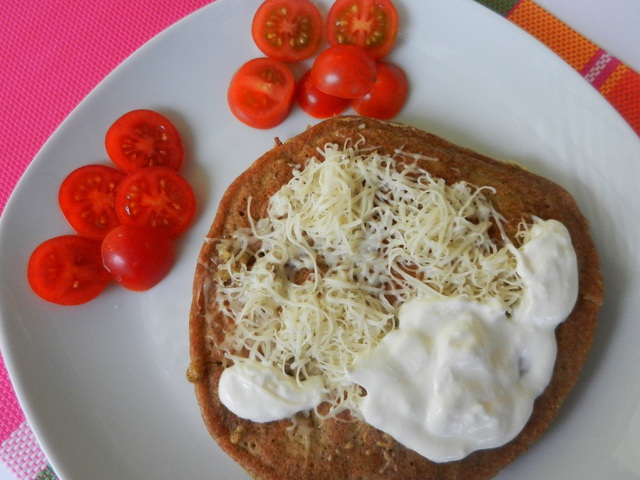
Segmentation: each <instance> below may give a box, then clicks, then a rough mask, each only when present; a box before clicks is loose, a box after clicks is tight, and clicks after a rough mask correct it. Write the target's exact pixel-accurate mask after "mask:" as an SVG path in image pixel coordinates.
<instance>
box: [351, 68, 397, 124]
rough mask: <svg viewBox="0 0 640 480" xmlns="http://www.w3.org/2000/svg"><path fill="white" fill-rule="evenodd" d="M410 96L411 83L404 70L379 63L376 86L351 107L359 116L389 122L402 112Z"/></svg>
mask: <svg viewBox="0 0 640 480" xmlns="http://www.w3.org/2000/svg"><path fill="white" fill-rule="evenodd" d="M408 94H409V81H408V80H407V75H406V74H405V73H404V70H402V69H401V68H400V67H398V66H397V65H394V64H392V63H389V62H379V63H378V78H377V79H376V82H375V84H374V85H373V87H372V88H371V90H369V91H368V92H367V93H365V94H364V95H363V96H362V97H359V98H356V99H354V100H353V102H352V103H351V106H352V107H353V109H354V110H355V111H356V113H358V115H362V116H365V117H372V118H378V119H380V120H388V119H390V118H392V117H395V116H396V115H397V114H398V113H399V112H400V110H402V107H403V106H404V104H405V102H406V100H407V95H408Z"/></svg>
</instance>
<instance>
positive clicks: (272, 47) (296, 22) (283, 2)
mask: <svg viewBox="0 0 640 480" xmlns="http://www.w3.org/2000/svg"><path fill="white" fill-rule="evenodd" d="M322 28H323V22H322V15H321V14H320V11H319V10H318V8H317V7H316V6H315V5H314V4H313V3H311V2H310V1H308V0H266V1H265V2H264V3H263V4H262V5H260V7H259V8H258V10H257V11H256V13H255V16H254V17H253V23H252V24H251V35H252V36H253V41H254V42H255V43H256V45H257V46H258V48H259V49H260V50H261V51H262V53H264V54H265V55H266V56H268V57H270V58H273V59H275V60H279V61H281V62H287V63H288V62H299V61H301V60H304V59H307V58H309V57H311V56H312V55H313V54H314V53H316V52H317V51H318V48H320V44H321V43H322V33H323V32H322Z"/></svg>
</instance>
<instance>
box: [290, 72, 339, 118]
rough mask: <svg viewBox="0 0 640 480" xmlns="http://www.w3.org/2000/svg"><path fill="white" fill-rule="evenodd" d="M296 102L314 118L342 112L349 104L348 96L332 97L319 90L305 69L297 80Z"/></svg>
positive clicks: (327, 116)
mask: <svg viewBox="0 0 640 480" xmlns="http://www.w3.org/2000/svg"><path fill="white" fill-rule="evenodd" d="M296 102H297V104H298V105H299V106H300V108H302V110H304V111H305V112H306V113H307V114H308V115H311V116H312V117H314V118H329V117H333V116H334V115H338V114H339V113H342V112H343V111H344V110H346V108H347V107H348V106H349V103H350V101H349V99H348V98H339V97H334V96H333V95H328V94H326V93H324V92H321V91H320V90H318V89H317V88H316V86H315V85H314V84H313V81H312V80H311V71H310V70H307V72H305V74H304V75H302V77H301V78H300V80H299V81H298V86H297V88H296Z"/></svg>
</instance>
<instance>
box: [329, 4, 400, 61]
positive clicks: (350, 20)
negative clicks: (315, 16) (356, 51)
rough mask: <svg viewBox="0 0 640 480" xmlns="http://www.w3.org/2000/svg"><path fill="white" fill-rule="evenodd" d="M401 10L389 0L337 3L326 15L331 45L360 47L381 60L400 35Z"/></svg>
mask: <svg viewBox="0 0 640 480" xmlns="http://www.w3.org/2000/svg"><path fill="white" fill-rule="evenodd" d="M398 24H399V21H398V11H397V10H396V7H395V6H394V5H393V3H392V2H391V1H390V0H337V1H336V2H335V3H334V4H333V6H332V7H331V9H330V10H329V14H328V15H327V23H326V35H327V40H328V42H329V44H330V45H357V46H359V47H361V48H364V49H365V50H366V51H367V53H369V55H371V56H372V57H373V58H375V59H379V58H382V57H384V56H385V55H387V54H388V53H389V52H390V51H391V49H392V48H393V45H394V44H395V41H396V37H397V35H398Z"/></svg>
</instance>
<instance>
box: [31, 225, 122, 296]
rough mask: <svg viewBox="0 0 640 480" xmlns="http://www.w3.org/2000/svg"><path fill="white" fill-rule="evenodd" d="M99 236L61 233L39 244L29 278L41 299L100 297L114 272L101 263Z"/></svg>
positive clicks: (33, 254)
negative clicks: (91, 237)
mask: <svg viewBox="0 0 640 480" xmlns="http://www.w3.org/2000/svg"><path fill="white" fill-rule="evenodd" d="M100 247H101V244H100V242H99V241H98V240H92V239H90V238H85V237H81V236H79V235H62V236H59V237H54V238H50V239H49V240H46V241H45V242H43V243H41V244H40V245H38V246H37V247H36V248H35V250H34V251H33V253H32V254H31V257H30V258H29V263H28V264H27V280H28V281H29V285H30V286H31V289H32V290H33V291H34V292H35V293H36V295H38V296H39V297H41V298H42V299H44V300H46V301H48V302H51V303H56V304H58V305H81V304H83V303H86V302H88V301H90V300H93V299H94V298H95V297H97V296H98V295H99V294H100V293H101V292H102V291H103V290H104V289H105V287H106V286H107V284H108V283H109V280H110V279H111V276H110V275H109V272H107V270H106V269H105V268H104V266H103V264H102V257H101V255H100Z"/></svg>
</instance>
